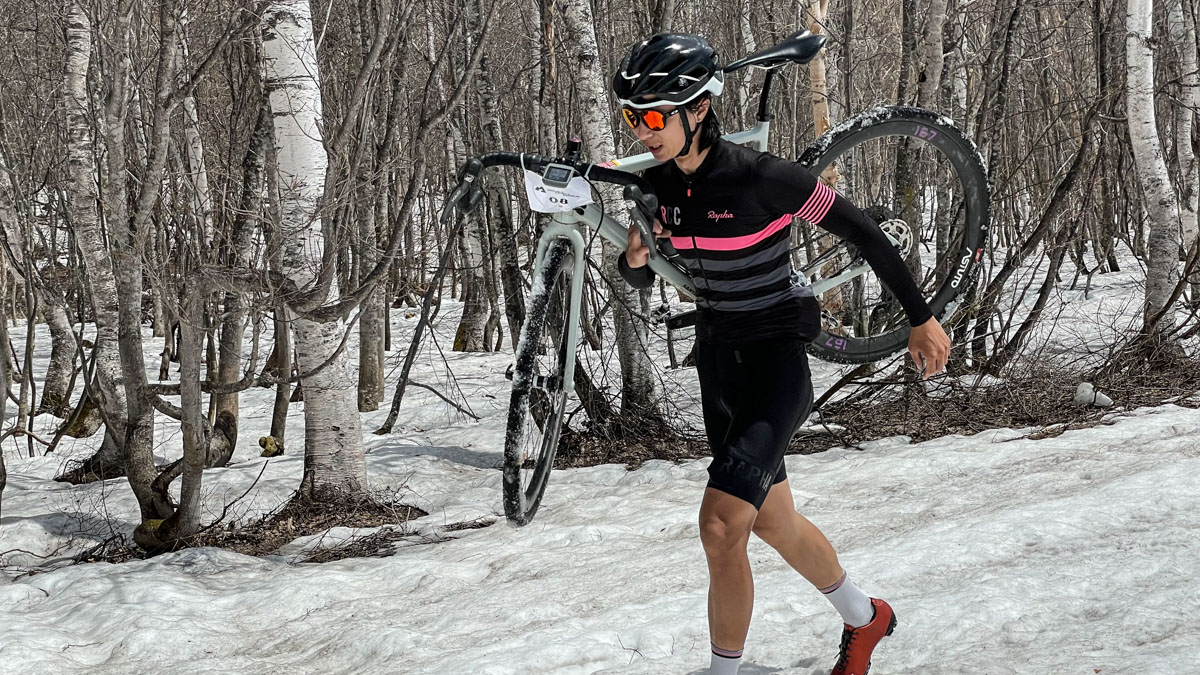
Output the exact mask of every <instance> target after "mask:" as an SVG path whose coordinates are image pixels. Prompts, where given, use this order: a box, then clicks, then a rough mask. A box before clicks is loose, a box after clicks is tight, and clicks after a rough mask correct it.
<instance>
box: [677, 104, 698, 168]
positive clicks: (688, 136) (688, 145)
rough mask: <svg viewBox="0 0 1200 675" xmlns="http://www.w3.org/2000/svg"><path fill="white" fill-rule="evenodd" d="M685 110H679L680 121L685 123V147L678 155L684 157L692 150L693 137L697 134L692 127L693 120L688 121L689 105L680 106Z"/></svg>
mask: <svg viewBox="0 0 1200 675" xmlns="http://www.w3.org/2000/svg"><path fill="white" fill-rule="evenodd" d="M679 107H680V108H683V110H680V111H679V121H680V122H682V123H683V149H682V150H680V151H679V154H678V155H675V156H676V157H683V156H684V155H686V154H688V153H689V152H691V150H692V137H694V136H695V135H696V132H695V130H693V129H692V124H691V122H688V114H687V106H679Z"/></svg>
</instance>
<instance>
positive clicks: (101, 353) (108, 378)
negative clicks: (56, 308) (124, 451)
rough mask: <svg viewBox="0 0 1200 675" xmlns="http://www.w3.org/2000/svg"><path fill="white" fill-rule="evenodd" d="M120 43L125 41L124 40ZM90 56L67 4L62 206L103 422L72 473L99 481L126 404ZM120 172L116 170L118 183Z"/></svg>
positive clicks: (78, 14)
mask: <svg viewBox="0 0 1200 675" xmlns="http://www.w3.org/2000/svg"><path fill="white" fill-rule="evenodd" d="M131 12H132V3H131V2H126V3H123V6H122V7H119V8H118V13H117V17H118V18H117V21H116V22H115V23H116V25H117V29H118V30H121V29H122V28H124V29H125V30H128V21H129V13H131ZM125 39H126V40H128V36H127V35H126V37H125ZM91 57H92V23H91V20H90V18H89V17H88V11H87V7H86V5H85V4H84V3H83V2H79V1H76V2H72V3H71V5H70V7H69V8H68V14H67V61H66V72H65V75H64V80H63V109H64V111H65V113H66V130H67V137H68V140H67V186H68V187H67V202H66V205H65V206H66V211H67V215H68V218H69V220H70V223H71V228H72V230H73V231H74V233H75V241H76V245H77V246H78V247H79V252H80V260H81V262H82V263H83V269H84V272H85V273H86V274H87V279H88V284H87V288H88V291H89V298H88V299H89V300H90V303H91V305H92V313H93V317H94V319H95V323H96V339H95V342H94V344H95V346H94V347H93V348H92V355H91V359H92V361H93V362H94V363H95V373H96V381H95V383H94V386H93V387H92V391H93V392H94V395H95V397H96V398H97V399H98V400H97V401H96V405H97V406H98V408H99V409H100V410H101V411H103V413H102V414H103V417H104V420H105V442H104V443H103V444H102V445H101V448H100V450H99V451H98V452H97V453H96V454H95V455H94V456H93V457H92V458H90V459H89V460H88V461H86V462H85V463H84V464H83V465H82V466H80V467H77V469H76V470H77V471H79V472H81V473H90V474H95V475H98V476H101V477H104V476H112V475H120V473H121V472H122V471H123V470H124V467H123V461H122V456H121V449H120V446H119V445H118V444H117V442H116V439H115V437H114V434H116V433H117V431H116V430H119V429H123V428H124V423H125V418H126V404H125V403H126V402H125V381H124V376H123V374H122V371H121V360H120V355H119V353H118V352H117V335H118V324H119V318H118V308H117V282H116V275H115V274H114V272H113V265H112V259H111V258H110V256H109V253H108V248H107V246H106V244H105V241H104V237H103V235H102V233H101V231H100V213H99V208H98V203H97V200H98V198H99V197H98V192H97V185H96V162H95V154H94V149H93V147H92V123H91V116H90V114H89V110H88V108H89V95H88V88H87V73H88V66H89V65H90V63H91ZM126 58H127V57H126ZM123 86H124V85H123V83H120V82H118V83H117V87H118V89H120V88H121V87H123ZM118 93H119V92H118ZM113 95H117V93H114V94H113ZM124 172H125V168H124V167H123V166H122V167H121V181H122V183H123V182H124Z"/></svg>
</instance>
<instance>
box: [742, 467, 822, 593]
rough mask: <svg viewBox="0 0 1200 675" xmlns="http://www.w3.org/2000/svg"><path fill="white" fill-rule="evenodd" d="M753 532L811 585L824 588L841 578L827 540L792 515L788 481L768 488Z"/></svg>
mask: <svg viewBox="0 0 1200 675" xmlns="http://www.w3.org/2000/svg"><path fill="white" fill-rule="evenodd" d="M753 531H754V534H756V535H758V538H759V539H762V540H763V541H765V542H767V544H768V545H770V546H771V548H773V549H775V550H776V551H778V552H779V555H781V556H783V559H784V560H786V561H787V563H788V564H789V565H791V566H792V569H794V570H796V571H797V572H799V573H800V574H801V575H802V576H803V577H804V578H805V579H807V580H808V581H809V583H811V584H812V585H813V586H816V587H817V588H826V587H828V586H832V585H833V584H836V583H837V582H838V580H839V579H841V578H842V566H841V565H840V564H839V563H838V558H837V553H835V552H834V550H833V546H832V545H831V544H830V543H829V540H828V539H826V538H825V535H824V534H823V533H822V532H821V530H819V529H817V526H816V525H813V524H812V523H811V522H809V520H808V519H807V518H805V517H804V516H802V515H800V514H799V513H797V512H796V506H795V503H794V502H793V501H792V489H791V486H790V485H789V483H788V481H786V480H785V481H783V482H781V483H776V484H775V485H772V486H771V491H770V492H768V493H767V499H766V501H764V502H763V505H762V508H761V509H759V511H758V518H757V519H756V520H755V521H754V526H753Z"/></svg>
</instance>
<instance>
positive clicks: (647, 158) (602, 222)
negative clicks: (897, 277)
mask: <svg viewBox="0 0 1200 675" xmlns="http://www.w3.org/2000/svg"><path fill="white" fill-rule="evenodd" d="M770 129H771V122H770V120H762V119H760V120H759V121H758V123H757V124H755V125H754V126H753V127H751V128H750V129H746V130H743V131H738V132H734V133H731V134H726V135H725V136H723V138H724V139H725V140H727V141H729V142H730V143H736V144H738V145H746V146H750V147H752V148H754V149H755V150H759V151H760V152H765V151H766V150H767V140H768V139H769V136H770ZM660 163H661V162H658V161H657V160H655V159H654V155H652V154H651V153H649V152H644V153H641V154H637V155H631V156H629V157H621V158H618V159H614V160H610V161H608V162H604V163H603V164H602V165H603V166H606V167H609V168H612V169H616V170H618V171H627V172H630V173H634V172H637V171H643V170H645V169H649V168H650V167H652V166H657V165H658V164H660ZM580 225H585V226H588V227H593V228H598V230H597V234H599V235H600V236H601V237H604V238H605V239H607V240H608V241H610V242H612V243H613V244H614V245H616V246H619V247H621V248H624V247H625V245H626V242H627V237H628V234H627V232H628V228H627V227H626V226H625V225H622V224H621V223H619V222H617V221H616V220H615V219H614V218H613V217H612V216H611V215H610V214H609V213H607V212H605V211H603V210H601V208H600V207H599V206H598V205H596V204H588V205H587V206H586V207H583V208H582V209H577V210H575V211H567V212H565V213H561V214H555V217H554V220H553V221H552V222H551V223H550V224H549V225H548V226H547V227H546V229H545V231H544V232H542V236H541V237H540V238H539V239H538V246H537V257H536V258H535V260H534V271H535V272H534V273H535V277H536V273H537V270H540V269H541V268H542V263H543V262H544V259H545V254H546V248H547V247H548V246H549V245H550V242H552V241H554V240H555V239H566V240H567V241H569V242H570V243H571V248H572V253H573V256H572V260H573V264H574V266H575V267H574V273H573V275H572V277H571V297H570V306H569V312H568V315H567V317H566V322H567V325H566V329H567V345H566V346H567V353H566V362H565V363H564V364H563V367H564V372H563V390H564V391H565V392H566V393H567V395H571V394H573V393H575V348H576V346H577V345H578V344H579V313H580V303H581V300H582V298H583V276H584V268H585V265H584V261H585V260H586V257H587V255H586V254H587V250H586V249H587V243H586V242H585V241H584V237H583V233H582V231H581V228H580ZM821 262H822V261H820V260H818V261H815V262H814V263H812V264H810V265H808V266H806V267H805V268H802V269H801V270H800V272H801V273H802V275H803V276H804V278H805V279H807V275H808V273H809V271H810V270H811V269H813V268H814V267H815V266H818V265H820V264H821ZM649 265H650V269H651V270H653V271H654V273H655V274H657V275H658V276H660V277H662V278H663V279H665V280H666V281H667V282H668V283H670V284H671V285H672V286H675V287H676V288H680V289H682V290H684V291H687V292H688V293H689V294H691V295H693V296H694V295H696V288H695V286H693V285H692V280H691V279H690V278H689V277H688V276H687V274H685V273H684V272H683V271H681V270H680V269H678V268H677V267H675V265H673V264H671V263H670V262H669V261H668V260H667V259H666V258H664V257H663V256H662V254H660V253H659V252H658V251H657V250H656V248H655V247H653V246H652V247H650V263H649ZM869 268H870V266H869V265H867V264H866V263H862V264H859V265H855V266H853V267H850V268H849V269H847V270H845V271H844V272H842V273H841V274H839V275H837V276H835V277H832V278H830V279H821V280H819V281H817V282H816V283H814V284H812V285H811V288H812V291H813V294H814V295H816V296H817V297H820V296H821V294H823V293H825V292H826V291H828V290H829V289H831V288H834V287H836V286H838V285H840V284H843V283H845V282H847V281H849V280H851V279H853V278H855V277H857V276H859V275H861V274H863V273H865V272H866V271H867V270H868V269H869Z"/></svg>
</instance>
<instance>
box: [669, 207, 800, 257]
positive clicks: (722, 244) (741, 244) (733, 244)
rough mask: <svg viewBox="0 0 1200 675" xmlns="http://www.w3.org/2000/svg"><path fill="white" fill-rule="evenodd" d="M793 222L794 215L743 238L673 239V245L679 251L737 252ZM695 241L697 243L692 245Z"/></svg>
mask: <svg viewBox="0 0 1200 675" xmlns="http://www.w3.org/2000/svg"><path fill="white" fill-rule="evenodd" d="M791 222H792V214H790V213H789V214H787V215H786V216H783V217H782V218H779V219H778V220H776V221H774V222H772V223H771V224H770V225H767V226H766V227H764V228H763V229H761V230H759V231H758V232H755V233H754V234H747V235H743V236H741V237H671V245H672V246H674V247H675V248H677V249H684V248H703V249H707V250H709V251H736V250H738V249H742V248H750V247H751V246H753V245H755V244H757V243H758V242H760V241H762V240H764V239H766V238H767V237H769V236H771V235H773V234H775V233H776V232H778V231H780V230H782V229H783V228H785V227H787V226H788V225H789V224H791ZM693 240H695V243H692V242H693Z"/></svg>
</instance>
